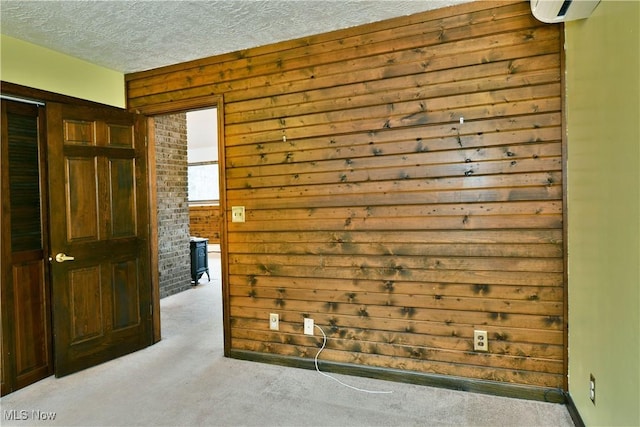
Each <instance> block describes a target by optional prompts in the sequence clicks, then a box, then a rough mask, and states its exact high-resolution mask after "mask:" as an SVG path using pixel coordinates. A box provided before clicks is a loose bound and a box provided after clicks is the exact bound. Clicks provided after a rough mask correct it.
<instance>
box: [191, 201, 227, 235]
mask: <svg viewBox="0 0 640 427" xmlns="http://www.w3.org/2000/svg"><path fill="white" fill-rule="evenodd" d="M189 233H190V234H191V236H196V237H203V238H206V239H209V243H220V207H219V206H213V205H206V206H189Z"/></svg>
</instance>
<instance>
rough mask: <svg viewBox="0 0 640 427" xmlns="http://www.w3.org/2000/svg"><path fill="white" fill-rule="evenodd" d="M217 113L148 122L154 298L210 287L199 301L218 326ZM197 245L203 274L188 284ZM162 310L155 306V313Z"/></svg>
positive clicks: (200, 111)
mask: <svg viewBox="0 0 640 427" xmlns="http://www.w3.org/2000/svg"><path fill="white" fill-rule="evenodd" d="M218 113H219V110H218V108H217V107H206V108H200V109H194V110H189V111H181V112H171V113H170V114H165V115H159V116H154V117H153V122H154V125H153V127H152V128H153V135H152V138H153V140H154V150H155V156H153V157H154V158H155V161H154V163H155V164H154V165H152V168H153V169H155V175H156V179H155V187H156V196H155V198H156V205H157V208H156V214H157V227H156V229H157V244H158V246H157V247H158V250H157V257H158V259H157V264H158V276H159V277H158V287H159V297H160V299H164V298H166V297H169V296H171V295H174V294H178V293H181V292H184V291H190V290H194V291H199V290H200V288H203V287H207V288H212V287H214V288H215V290H211V289H208V290H207V295H211V293H209V291H212V292H213V293H214V294H215V296H216V297H215V298H209V297H205V298H207V299H210V304H211V306H212V310H213V311H215V312H216V313H218V314H219V315H220V324H222V306H223V303H222V300H223V298H222V294H223V291H222V266H221V263H222V261H221V236H222V233H221V231H220V226H221V207H220V179H219V167H218V165H219V162H218V160H219V148H218ZM152 180H153V178H152ZM203 239H206V243H207V245H206V247H207V252H208V253H207V257H206V259H207V264H208V266H207V267H208V271H207V273H208V274H202V270H198V271H200V273H199V274H196V276H195V280H194V276H193V274H192V273H193V268H192V266H193V263H194V259H193V242H194V240H195V241H198V242H199V243H200V241H202V240H203ZM198 246H200V244H198ZM196 258H197V257H196ZM203 295H204V294H203ZM166 304H167V301H161V303H160V307H159V308H160V311H162V309H163V308H162V307H163V306H166ZM216 323H217V322H216ZM221 329H222V328H221ZM221 332H222V331H221ZM164 333H165V332H164V331H163V334H162V335H164ZM220 340H221V341H222V340H223V334H222V333H221V334H220Z"/></svg>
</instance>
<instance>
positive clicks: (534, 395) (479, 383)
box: [229, 350, 577, 425]
mask: <svg viewBox="0 0 640 427" xmlns="http://www.w3.org/2000/svg"><path fill="white" fill-rule="evenodd" d="M229 357H231V358H234V359H241V360H248V361H253V362H261V363H269V364H272V365H281V366H288V367H293V368H302V369H310V370H315V363H314V360H313V359H305V358H301V357H293V356H280V355H275V354H269V353H257V352H253V351H246V350H231V351H230V352H229ZM318 364H319V368H320V370H322V371H323V372H332V373H336V374H345V375H354V376H359V377H366V378H375V379H380V380H387V381H395V382H401V383H408V384H417V385H425V386H430V387H439V388H446V389H450V390H460V391H470V392H474V393H481V394H490V395H495V396H502V397H512V398H517V399H526V400H537V401H542V402H551V403H562V404H564V403H566V400H565V397H566V395H565V392H564V391H563V390H560V389H552V388H544V387H534V386H525V385H519V384H505V383H500V382H496V381H486V380H474V379H468V378H461V377H451V376H447V375H437V374H426V373H422V372H414V371H402V370H399V369H388V368H378V367H371V366H361V365H354V364H349V363H336V362H327V361H318ZM576 425H577V424H576Z"/></svg>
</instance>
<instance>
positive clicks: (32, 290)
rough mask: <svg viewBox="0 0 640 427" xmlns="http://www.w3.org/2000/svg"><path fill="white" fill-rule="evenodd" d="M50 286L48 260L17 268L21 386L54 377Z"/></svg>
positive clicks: (15, 287) (15, 290)
mask: <svg viewBox="0 0 640 427" xmlns="http://www.w3.org/2000/svg"><path fill="white" fill-rule="evenodd" d="M46 286H47V283H46V281H45V275H44V261H43V260H42V259H36V260H32V261H25V262H20V263H19V264H17V265H15V266H14V268H13V305H14V306H13V310H14V313H15V316H14V322H15V323H14V325H13V326H14V327H15V337H16V339H15V363H16V377H17V382H18V383H30V381H29V379H30V378H35V379H39V378H42V377H44V376H48V375H50V365H49V364H50V360H49V359H50V355H49V348H48V347H49V339H50V337H49V336H48V335H47V334H46V330H45V331H43V330H42V328H43V325H48V323H49V319H48V315H49V313H48V309H47V308H48V301H47V289H46Z"/></svg>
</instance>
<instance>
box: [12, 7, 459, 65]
mask: <svg viewBox="0 0 640 427" xmlns="http://www.w3.org/2000/svg"><path fill="white" fill-rule="evenodd" d="M467 1H469V0H297V1H295V0H289V1H285V0H260V1H258V0H216V1H214V0H211V1H158V0H154V1H150V0H146V1H138V0H129V1H123V0H121V1H118V0H111V1H37V0H36V1H34V0H31V1H13V0H1V1H0V18H1V26H0V31H1V32H2V34H4V35H7V36H11V37H14V38H17V39H20V40H24V41H27V42H31V43H33V44H36V45H39V46H43V47H46V48H49V49H53V50H56V51H58V52H62V53H66V54H69V55H72V56H75V57H77V58H80V59H84V60H86V61H89V62H92V63H94V64H97V65H101V66H103V67H106V68H110V69H113V70H117V71H120V72H123V73H130V72H135V71H142V70H148V69H152V68H157V67H161V66H165V65H171V64H176V63H180V62H184V61H189V60H193V59H198V58H204V57H207V56H213V55H218V54H221V53H227V52H233V51H237V50H241V49H246V48H250V47H256V46H262V45H265V44H269V43H274V42H278V41H283V40H290V39H295V38H299V37H304V36H308V35H313V34H320V33H324V32H328V31H332V30H336V29H341V28H348V27H353V26H356V25H361V24H365V23H369V22H375V21H381V20H384V19H387V18H392V17H396V16H402V15H410V14H413V13H417V12H421V11H425V10H430V9H438V8H441V7H446V6H450V5H454V4H458V3H465V2H467Z"/></svg>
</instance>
